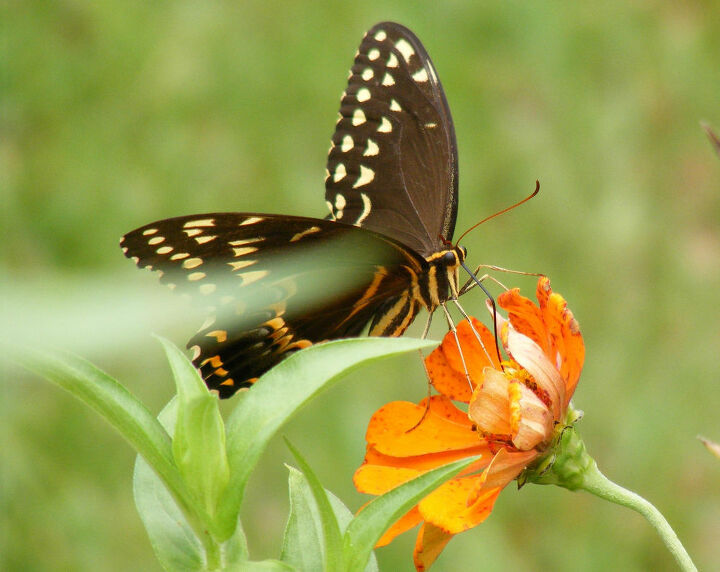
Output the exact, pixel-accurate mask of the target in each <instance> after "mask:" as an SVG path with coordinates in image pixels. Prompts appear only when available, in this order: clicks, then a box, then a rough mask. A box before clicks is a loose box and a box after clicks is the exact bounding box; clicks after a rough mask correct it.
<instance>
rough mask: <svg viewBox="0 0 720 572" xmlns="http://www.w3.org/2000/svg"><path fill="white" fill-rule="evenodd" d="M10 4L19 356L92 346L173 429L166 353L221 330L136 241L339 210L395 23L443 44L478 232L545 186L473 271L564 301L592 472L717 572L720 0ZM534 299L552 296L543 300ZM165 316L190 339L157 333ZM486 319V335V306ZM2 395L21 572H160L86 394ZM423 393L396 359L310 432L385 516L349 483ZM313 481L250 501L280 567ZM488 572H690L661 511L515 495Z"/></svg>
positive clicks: (1, 548)
mask: <svg viewBox="0 0 720 572" xmlns="http://www.w3.org/2000/svg"><path fill="white" fill-rule="evenodd" d="M0 10H1V13H0V22H2V24H0V26H1V32H2V39H3V41H2V44H3V48H2V50H0V66H2V67H1V73H2V79H1V80H0V90H1V91H0V94H1V101H0V103H1V105H2V115H1V118H0V130H1V133H0V193H1V195H0V201H1V202H0V225H1V226H2V229H3V240H2V241H0V256H1V263H0V282H1V283H2V284H1V286H0V294H1V295H2V300H3V303H2V306H1V307H2V316H3V318H2V325H3V335H4V336H6V337H12V338H14V339H19V340H20V341H23V342H26V343H33V344H38V345H43V344H48V345H61V346H64V347H68V348H70V349H72V350H73V351H75V352H77V353H80V354H81V355H84V356H86V357H88V358H89V359H91V360H93V361H95V362H96V363H98V364H99V365H100V366H101V367H102V368H103V369H105V370H107V371H108V372H109V373H111V374H112V375H114V376H116V377H117V378H119V379H120V380H122V381H124V382H125V383H126V384H127V385H128V386H129V387H130V388H131V390H132V391H133V392H135V393H136V394H137V395H139V396H140V397H141V399H142V400H144V401H145V402H146V403H147V404H148V405H149V407H151V408H152V410H154V411H159V409H160V408H161V407H162V405H163V404H164V403H165V402H166V401H167V400H168V399H169V397H170V396H171V393H172V387H171V381H170V374H169V371H168V367H167V365H166V364H165V363H164V361H163V357H162V352H161V348H160V346H159V344H157V343H156V342H155V341H153V339H152V338H151V337H150V332H151V331H156V332H160V333H162V334H164V335H167V336H169V337H170V338H172V339H173V340H174V341H175V342H176V343H178V344H180V345H184V343H185V340H186V339H187V338H188V337H189V336H190V335H191V334H192V333H193V332H194V331H195V328H196V327H197V325H198V324H199V323H200V321H201V320H191V319H189V318H187V317H186V314H187V312H186V307H185V306H184V305H183V304H182V303H178V302H177V301H174V300H170V298H173V297H172V296H170V295H169V294H168V293H167V292H166V291H165V290H164V289H161V288H160V286H158V285H157V284H155V281H154V279H153V278H151V277H150V276H149V275H147V274H145V273H141V272H138V271H137V270H135V269H134V268H133V266H132V265H131V264H130V263H129V262H128V261H127V260H125V259H124V258H123V257H122V255H121V253H120V250H119V249H118V247H117V241H118V238H119V237H120V236H121V235H122V234H123V233H124V232H126V231H128V230H130V229H132V228H135V227H137V226H139V225H141V224H144V223H146V222H149V221H152V220H156V219H159V218H166V217H169V216H175V215H180V214H190V213H194V212H198V213H200V212H212V211H223V210H228V211H232V210H236V211H242V210H247V211H269V212H283V213H292V214H301V215H309V216H324V214H325V207H324V203H323V185H322V181H323V174H324V170H323V169H324V164H325V153H326V150H327V148H328V145H329V138H330V135H331V133H332V127H333V124H334V121H335V117H336V115H335V114H336V111H337V108H338V103H339V95H340V93H341V92H342V90H343V89H344V87H345V78H346V73H347V69H348V68H349V66H350V64H351V61H352V56H353V54H354V52H355V49H356V47H357V45H358V43H359V41H360V38H361V37H362V34H363V33H364V31H365V30H366V29H367V28H369V27H370V26H371V25H372V24H374V23H375V22H377V21H380V20H384V19H393V20H396V21H399V22H401V23H403V24H405V25H407V26H409V27H410V28H411V29H413V30H414V31H415V32H416V33H417V34H418V36H419V37H420V38H421V39H422V40H423V42H424V44H425V45H426V47H427V49H428V51H429V52H430V54H431V56H432V57H433V60H434V62H435V65H436V68H437V69H438V72H439V74H440V77H441V78H442V80H443V84H444V86H445V91H446V93H447V96H448V99H449V101H450V105H451V108H452V111H453V115H454V119H455V124H456V130H457V138H458V146H459V153H460V173H461V177H460V187H461V191H460V193H461V194H460V213H459V217H458V226H457V229H458V231H462V230H464V229H466V228H468V227H469V226H470V225H472V224H473V223H475V222H476V221H478V220H479V219H481V218H483V217H485V216H486V215H488V214H490V213H493V212H495V211H497V210H499V209H501V208H504V207H506V206H507V205H508V204H510V203H512V202H514V201H516V200H518V199H519V198H521V197H523V196H524V195H526V194H527V193H529V192H530V190H532V188H533V185H534V181H535V179H536V178H537V179H540V181H541V183H542V191H541V194H540V196H539V197H538V198H536V199H534V200H533V201H531V202H530V203H529V204H528V205H526V206H523V207H522V208H520V209H517V210H516V211H514V212H513V213H511V214H509V215H505V216H503V217H501V218H500V219H497V220H495V221H493V222H491V223H488V224H487V225H485V226H483V227H481V228H480V229H479V230H476V231H474V232H473V233H472V234H471V235H469V236H468V237H467V239H466V240H465V241H464V242H465V245H466V246H467V247H468V250H469V252H470V256H469V259H470V261H471V262H472V263H490V264H498V265H501V266H505V267H508V268H515V269H523V270H530V271H542V272H545V273H547V274H548V275H549V276H550V277H551V278H552V280H553V286H554V288H555V289H556V290H557V291H559V292H561V293H562V294H563V295H564V296H565V297H566V299H567V300H568V301H569V303H570V305H571V307H572V308H573V310H574V312H575V315H576V316H577V318H578V319H579V321H580V323H581V326H582V328H583V333H584V336H585V340H586V344H587V361H586V367H585V370H584V374H583V378H582V380H581V382H580V386H579V388H578V390H577V393H576V396H575V404H576V406H578V407H579V408H581V409H583V410H584V411H585V418H584V419H583V420H582V422H581V424H580V431H581V434H582V435H583V436H584V438H585V441H586V443H587V445H588V448H589V450H590V452H591V453H592V454H593V455H594V456H595V458H596V459H597V461H598V463H599V465H600V467H601V469H602V470H603V471H604V472H605V473H606V474H607V475H608V476H610V477H611V478H613V479H614V480H616V481H617V482H619V483H620V484H622V485H625V486H627V487H629V488H631V489H633V490H635V491H638V492H639V493H640V494H643V495H645V496H646V497H647V498H648V499H650V500H651V501H653V502H655V503H656V504H657V506H658V507H659V508H660V510H661V511H662V512H663V513H664V514H665V515H666V517H667V518H668V519H669V521H670V523H671V524H672V525H673V526H674V527H675V529H676V531H677V532H678V534H679V535H680V537H681V539H682V540H683V541H684V542H685V545H686V547H687V548H688V550H689V551H690V553H691V555H693V556H694V558H695V560H696V563H697V565H698V566H699V568H700V569H706V570H707V569H709V568H712V567H713V566H716V565H717V562H718V561H720V549H719V548H718V546H719V545H718V537H719V536H720V462H718V460H717V459H716V458H713V457H711V456H710V455H709V454H708V453H707V452H706V451H705V450H704V449H703V447H702V446H701V445H700V444H699V443H698V442H697V441H696V439H695V436H696V434H698V433H702V434H705V435H707V436H708V437H710V438H714V439H715V440H718V441H720V423H719V422H718V419H719V418H720V416H719V415H718V411H720V363H719V361H718V350H720V296H719V295H718V292H720V225H719V222H720V158H719V157H717V156H716V155H715V154H714V153H713V151H712V148H711V146H710V145H709V143H708V141H707V139H706V138H705V136H704V134H703V132H702V131H701V130H700V128H699V125H698V122H699V121H700V120H706V121H708V122H709V123H710V124H711V125H714V126H715V128H716V129H720V8H719V7H718V5H717V3H715V2H712V1H709V2H700V1H694V2H683V3H669V2H667V3H666V2H653V1H644V2H632V3H628V2H620V1H610V2H606V3H604V4H603V7H602V8H601V7H599V5H597V4H595V3H592V4H591V3H572V4H570V3H564V2H514V1H513V2H499V1H490V2H483V3H478V2H471V1H463V0H458V1H453V2H444V3H429V2H428V3H424V2H416V1H398V2H393V7H391V8H390V7H387V2H385V1H382V2H381V1H366V2H362V3H359V2H358V3H328V2H325V3H309V2H306V3H300V2H297V3H286V2H278V1H276V0H265V1H263V2H224V3H223V2H212V3H210V2H201V1H189V0H188V1H177V2H167V3H134V2H133V3H130V2H120V1H117V0H115V1H107V2H96V3H93V2H80V1H68V0H65V1H58V2H54V3H47V2H36V1H26V2H9V3H5V4H4V5H3V7H2V8H0ZM505 278H506V281H510V279H509V277H507V276H506V277H505ZM516 282H517V284H518V285H521V286H522V287H523V288H524V289H525V291H526V292H528V293H529V292H532V289H533V286H534V283H533V281H532V280H529V279H520V280H517V281H514V280H513V281H512V283H513V284H514V283H516ZM137 300H140V301H141V302H140V303H138V304H136V301H137ZM148 300H151V301H152V302H151V303H150V304H149V307H151V308H155V305H156V304H159V305H164V304H167V305H170V307H172V308H175V312H174V314H173V315H174V316H175V317H176V319H175V320H171V321H168V320H155V319H153V317H152V314H151V313H149V312H148V311H146V310H148V302H147V301H148ZM173 304H177V306H172V305H173ZM464 305H465V307H466V309H468V310H469V311H470V312H471V313H475V314H481V313H482V312H483V300H482V298H481V297H480V296H476V295H469V296H468V297H467V299H466V300H465V301H464ZM438 322H440V320H438ZM415 333H418V330H415ZM442 333H443V331H442V328H438V329H437V330H434V331H433V335H434V337H435V338H436V339H437V338H439V337H440V336H441V335H442ZM3 372H4V373H3V379H2V390H1V391H2V393H1V394H0V397H1V399H0V416H1V417H2V425H1V427H2V429H1V430H0V437H1V439H2V442H1V443H0V454H1V455H2V459H0V468H1V470H2V475H1V483H2V484H1V485H0V486H1V487H2V488H1V495H0V502H1V503H2V510H1V512H0V519H2V524H1V525H0V537H1V542H2V544H1V545H0V568H2V569H4V570H19V569H22V570H52V569H66V570H98V569H101V570H129V569H143V570H152V569H157V568H158V565H157V564H156V563H155V561H154V557H153V554H152V550H151V547H150V544H149V542H148V540H147V538H146V536H145V534H144V531H143V528H142V525H141V523H140V520H139V518H138V517H137V514H136V513H135V509H134V506H133V501H132V493H131V485H130V479H131V472H132V462H133V453H132V451H131V450H130V448H129V447H128V446H127V445H126V444H125V443H124V442H123V441H122V440H121V439H120V438H119V437H117V436H116V435H115V434H114V433H113V432H112V430H111V429H110V428H109V427H108V426H106V425H105V424H104V422H103V421H101V420H100V419H99V418H97V417H96V416H95V414H94V413H92V412H91V411H89V410H87V409H85V408H84V407H83V406H82V405H80V404H78V403H76V402H75V401H74V400H73V399H72V398H71V397H70V396H68V395H66V394H64V393H62V392H60V391H59V390H57V389H56V388H54V387H52V386H50V385H48V384H47V383H45V382H43V381H40V380H38V379H35V378H32V377H29V376H27V375H25V374H23V373H22V372H18V371H17V370H14V369H9V368H5V369H4V370H3ZM424 392H425V381H424V377H423V373H422V369H421V366H420V364H419V361H418V360H417V359H416V358H415V357H414V356H410V357H407V358H403V359H396V360H394V361H392V362H387V363H384V364H381V365H376V366H373V367H372V368H368V369H366V370H363V371H361V372H357V373H355V374H354V375H352V376H351V377H349V378H348V379H346V380H345V381H344V382H342V383H341V384H340V386H339V387H337V388H335V389H334V390H332V391H331V392H329V393H328V394H326V395H323V396H322V397H321V398H320V399H318V400H317V401H315V402H314V403H313V405H312V406H311V407H309V408H307V409H306V410H304V411H303V412H302V413H301V414H300V415H299V416H298V417H297V418H296V419H295V420H294V421H293V422H292V423H291V424H290V425H289V426H288V427H287V428H286V431H285V435H287V436H288V437H289V438H290V439H291V440H292V442H293V443H294V444H295V445H296V446H297V447H298V448H299V449H300V450H301V451H303V452H304V454H306V456H307V457H308V459H309V460H310V461H311V463H312V464H313V467H314V468H315V470H316V471H317V472H318V474H319V475H320V477H321V479H322V480H323V483H324V484H325V485H326V486H327V487H328V488H330V489H331V490H333V491H334V492H336V493H337V494H338V495H339V496H340V497H341V498H343V499H344V500H345V501H346V502H347V503H348V504H349V505H350V506H351V507H352V508H357V507H358V506H360V504H361V503H362V502H364V500H365V499H364V498H363V497H362V496H361V495H359V494H358V493H356V492H355V491H354V489H353V487H352V484H351V480H350V478H351V474H352V471H353V470H354V468H355V467H356V466H357V465H358V464H359V463H360V461H361V460H362V456H363V452H364V440H363V434H364V428H365V424H366V422H367V420H368V418H369V417H370V415H371V414H372V412H373V411H374V410H375V409H377V408H378V407H380V406H381V405H382V404H383V403H385V402H386V401H388V400H391V399H419V398H421V397H422V396H423V395H424ZM225 407H227V408H231V407H232V403H229V404H225ZM287 460H289V453H288V452H287V450H286V449H285V447H284V445H283V444H282V442H281V440H280V439H277V440H276V442H275V444H274V445H273V447H271V449H270V450H269V451H268V453H267V454H266V456H265V457H264V459H263V461H262V463H261V466H260V468H259V469H258V472H257V474H256V475H255V477H254V478H253V480H252V483H251V488H250V490H249V495H250V498H248V501H247V503H246V506H245V509H244V515H245V517H244V524H245V528H246V530H247V532H248V536H249V540H250V546H251V553H252V556H253V557H254V558H256V559H260V558H267V557H274V556H277V555H278V554H279V547H280V538H281V534H282V528H283V524H284V518H285V515H286V510H287V501H286V484H285V479H286V470H285V468H284V467H283V465H282V462H283V461H287ZM413 542H414V536H413V535H412V534H408V535H405V537H402V538H401V539H399V540H398V541H397V542H396V543H395V544H393V546H391V547H389V548H385V549H382V550H380V551H379V552H378V557H379V560H380V564H381V568H382V569H383V570H409V569H410V568H411V565H410V552H411V549H412V544H413ZM481 567H482V568H484V569H489V570H494V569H512V570H522V571H524V570H527V571H532V570H541V569H553V570H574V571H576V570H604V569H622V570H648V569H653V570H674V569H675V568H674V564H673V563H672V561H671V559H670V556H669V555H668V553H667V552H666V550H665V548H664V547H663V546H662V545H661V543H660V542H659V541H658V540H657V538H656V536H655V534H654V533H653V531H652V530H650V528H649V527H648V526H647V525H646V524H645V523H644V522H643V521H642V520H641V519H640V517H638V516H636V515H634V514H632V513H629V512H628V511H626V510H624V509H622V508H619V507H615V506H611V505H608V504H605V503H603V502H601V501H599V500H597V499H595V498H593V497H590V496H588V495H584V494H572V493H569V492H567V491H564V490H561V489H554V488H547V487H538V486H534V487H533V486H528V487H526V488H524V489H523V490H521V491H520V492H517V491H516V490H514V488H512V487H510V488H509V489H508V490H507V491H505V492H504V493H503V495H502V496H501V498H500V500H499V501H498V503H497V505H496V508H495V511H494V513H493V515H492V516H491V517H490V518H489V519H488V520H487V521H486V522H485V523H484V524H483V525H482V526H480V527H478V528H477V529H475V530H473V531H471V532H468V533H466V534H463V535H460V536H458V537H457V538H456V539H454V540H453V541H452V543H451V544H450V545H449V546H448V548H447V549H446V551H445V553H444V554H443V555H442V557H441V558H440V559H439V560H438V562H437V565H436V569H437V570H441V571H442V570H468V569H479V568H481Z"/></svg>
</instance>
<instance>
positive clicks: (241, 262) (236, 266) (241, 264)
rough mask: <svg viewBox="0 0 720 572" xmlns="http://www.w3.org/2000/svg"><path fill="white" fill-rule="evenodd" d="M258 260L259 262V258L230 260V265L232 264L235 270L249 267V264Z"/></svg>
mask: <svg viewBox="0 0 720 572" xmlns="http://www.w3.org/2000/svg"><path fill="white" fill-rule="evenodd" d="M256 262H257V260H238V261H237V262H228V265H229V266H232V269H233V270H240V269H242V268H247V267H248V266H252V265H253V264H255V263H256Z"/></svg>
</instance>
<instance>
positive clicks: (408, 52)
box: [395, 38, 415, 63]
mask: <svg viewBox="0 0 720 572" xmlns="http://www.w3.org/2000/svg"><path fill="white" fill-rule="evenodd" d="M395 48H397V51H398V52H400V53H401V54H402V57H404V58H405V61H406V62H408V63H410V58H411V57H412V56H414V55H415V50H413V47H412V46H411V45H410V44H409V43H408V41H407V40H406V39H405V38H400V39H399V40H398V41H397V43H396V44H395Z"/></svg>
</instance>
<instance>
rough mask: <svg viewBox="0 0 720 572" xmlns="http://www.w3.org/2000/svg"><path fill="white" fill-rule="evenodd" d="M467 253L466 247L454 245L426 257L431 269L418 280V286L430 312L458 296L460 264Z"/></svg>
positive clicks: (425, 305)
mask: <svg viewBox="0 0 720 572" xmlns="http://www.w3.org/2000/svg"><path fill="white" fill-rule="evenodd" d="M466 254H467V250H466V249H465V247H463V246H453V247H452V248H450V249H447V250H441V251H440V252H435V253H434V254H431V255H430V256H428V257H426V258H425V260H426V261H427V263H428V264H429V265H430V269H429V270H428V272H427V273H426V274H425V275H423V276H422V277H421V279H420V280H419V281H418V286H419V295H420V296H419V297H420V301H421V302H422V304H423V306H424V307H425V309H426V310H427V311H428V312H432V311H433V310H435V308H437V307H438V306H439V305H440V304H441V303H442V302H445V301H446V300H449V299H450V298H457V296H458V289H459V280H460V265H461V263H462V262H464V261H465V256H466Z"/></svg>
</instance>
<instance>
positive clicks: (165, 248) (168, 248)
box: [155, 246, 173, 254]
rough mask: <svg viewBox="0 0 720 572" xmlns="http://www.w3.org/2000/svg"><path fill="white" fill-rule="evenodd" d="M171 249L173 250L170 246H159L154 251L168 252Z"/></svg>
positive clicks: (159, 252)
mask: <svg viewBox="0 0 720 572" xmlns="http://www.w3.org/2000/svg"><path fill="white" fill-rule="evenodd" d="M172 251H173V247H172V246H161V247H160V248H158V249H157V250H156V251H155V252H157V253H158V254H168V253H169V252H172Z"/></svg>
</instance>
